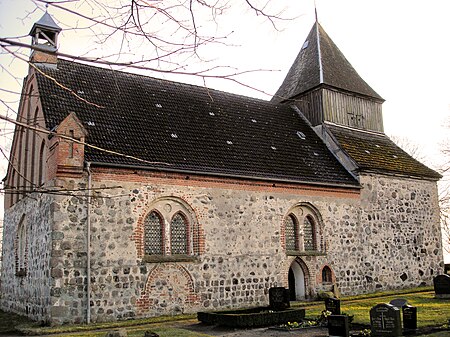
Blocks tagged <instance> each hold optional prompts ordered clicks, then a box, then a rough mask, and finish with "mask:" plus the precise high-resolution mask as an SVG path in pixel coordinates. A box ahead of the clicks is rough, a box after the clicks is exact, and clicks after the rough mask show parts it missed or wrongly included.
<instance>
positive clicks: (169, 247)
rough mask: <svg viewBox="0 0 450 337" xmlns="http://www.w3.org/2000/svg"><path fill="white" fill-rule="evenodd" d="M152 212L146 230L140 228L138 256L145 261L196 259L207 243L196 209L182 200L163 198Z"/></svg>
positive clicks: (155, 202)
mask: <svg viewBox="0 0 450 337" xmlns="http://www.w3.org/2000/svg"><path fill="white" fill-rule="evenodd" d="M150 209H151V211H150V213H148V214H147V215H146V216H145V218H144V219H143V223H142V225H143V227H140V225H138V227H137V231H136V234H137V235H136V243H137V248H138V256H140V257H142V258H143V260H144V261H145V262H164V261H194V260H196V256H197V255H198V254H200V252H201V251H202V249H204V248H203V247H204V241H203V240H202V237H201V232H200V228H199V224H198V222H197V220H196V216H195V212H194V211H193V210H192V208H191V207H190V206H189V205H188V204H186V202H184V201H183V200H180V199H179V198H176V197H163V198H160V199H158V200H156V201H154V202H153V203H152V205H151V208H150ZM141 228H142V230H141ZM141 238H142V239H141ZM141 240H142V241H141Z"/></svg>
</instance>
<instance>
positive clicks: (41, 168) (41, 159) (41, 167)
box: [38, 140, 45, 186]
mask: <svg viewBox="0 0 450 337" xmlns="http://www.w3.org/2000/svg"><path fill="white" fill-rule="evenodd" d="M44 152H45V140H43V141H42V143H41V149H40V150H39V174H38V185H39V186H42V185H43V184H44V183H45V176H44V174H45V173H44V172H45V156H44Z"/></svg>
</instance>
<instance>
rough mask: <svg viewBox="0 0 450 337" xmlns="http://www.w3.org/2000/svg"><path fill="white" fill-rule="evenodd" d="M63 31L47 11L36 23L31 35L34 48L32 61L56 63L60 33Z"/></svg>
mask: <svg viewBox="0 0 450 337" xmlns="http://www.w3.org/2000/svg"><path fill="white" fill-rule="evenodd" d="M60 31H61V27H59V26H58V25H57V24H56V23H55V21H54V20H53V18H52V17H51V16H50V14H48V12H47V11H46V12H45V14H44V15H43V16H42V17H41V18H40V19H39V21H37V22H36V23H34V25H33V27H32V28H31V31H30V33H29V35H30V36H31V37H32V42H31V44H32V46H33V47H34V48H35V49H33V51H32V53H31V57H30V61H31V62H34V63H44V64H45V63H47V64H56V62H57V57H56V51H57V50H58V34H59V32H60Z"/></svg>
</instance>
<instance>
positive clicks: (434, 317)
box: [300, 291, 450, 334]
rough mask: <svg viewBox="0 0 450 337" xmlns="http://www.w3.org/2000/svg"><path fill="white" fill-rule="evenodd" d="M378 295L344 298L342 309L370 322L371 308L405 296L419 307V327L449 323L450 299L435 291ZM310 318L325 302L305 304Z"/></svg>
mask: <svg viewBox="0 0 450 337" xmlns="http://www.w3.org/2000/svg"><path fill="white" fill-rule="evenodd" d="M378 295H379V296H377V297H367V296H364V295H363V296H361V298H358V297H351V298H349V299H346V298H343V299H342V301H341V311H342V312H345V313H347V314H349V315H354V323H359V324H366V325H369V324H370V316H369V311H370V309H371V308H372V307H373V306H374V305H376V304H380V303H389V302H390V301H391V300H393V299H395V298H404V299H406V300H407V301H408V304H409V305H412V306H415V307H417V319H418V322H417V324H418V327H419V328H420V327H426V326H439V325H443V324H447V323H448V320H449V319H450V300H442V299H436V298H434V291H420V292H413V293H402V294H399V293H395V294H394V293H393V292H384V293H379V294H378ZM300 305H301V306H302V307H303V306H304V307H305V308H306V309H307V310H306V315H307V317H308V318H313V317H314V318H315V317H317V316H318V315H320V313H321V311H322V310H324V309H325V305H324V304H323V302H321V303H320V304H312V305H306V306H305V305H304V304H300ZM447 334H448V332H447Z"/></svg>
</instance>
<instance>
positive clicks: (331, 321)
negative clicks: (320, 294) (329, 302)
mask: <svg viewBox="0 0 450 337" xmlns="http://www.w3.org/2000/svg"><path fill="white" fill-rule="evenodd" d="M328 335H329V336H330V337H349V335H350V326H349V323H348V316H346V315H330V316H328Z"/></svg>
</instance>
